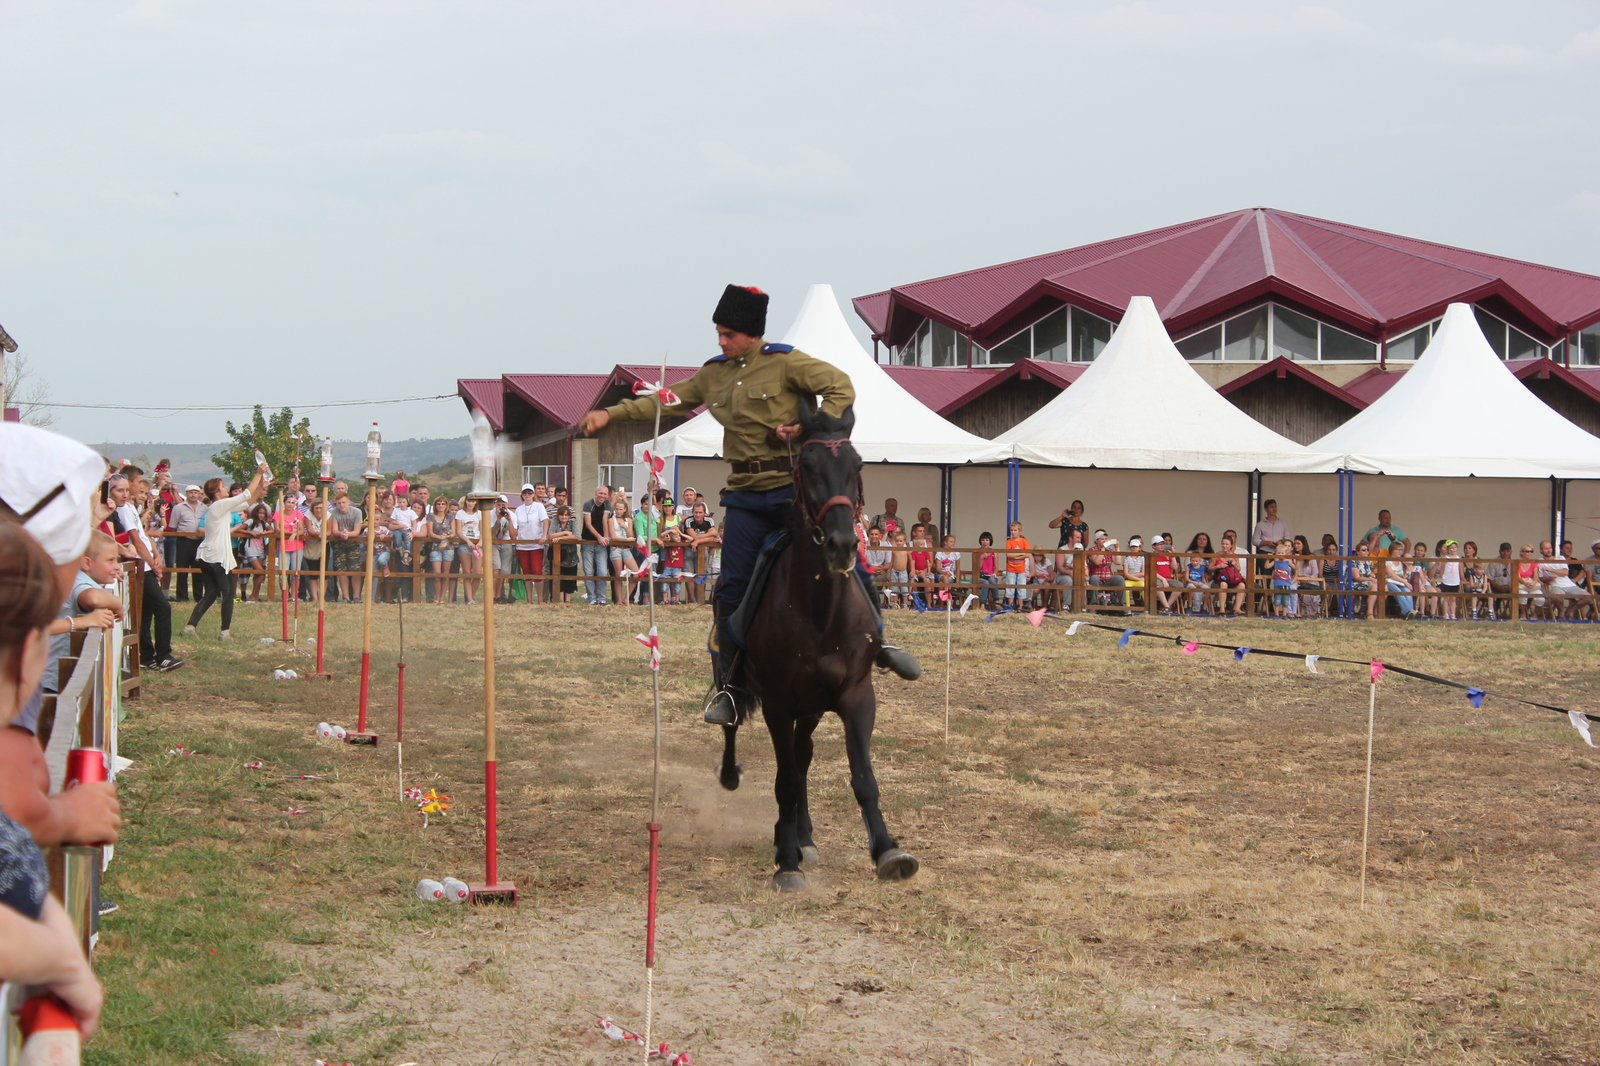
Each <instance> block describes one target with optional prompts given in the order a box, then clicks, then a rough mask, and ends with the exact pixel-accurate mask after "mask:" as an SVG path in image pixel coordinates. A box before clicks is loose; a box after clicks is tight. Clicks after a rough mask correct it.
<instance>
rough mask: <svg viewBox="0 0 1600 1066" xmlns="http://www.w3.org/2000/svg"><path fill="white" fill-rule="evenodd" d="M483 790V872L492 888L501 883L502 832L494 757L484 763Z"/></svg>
mask: <svg viewBox="0 0 1600 1066" xmlns="http://www.w3.org/2000/svg"><path fill="white" fill-rule="evenodd" d="M483 790H484V793H485V802H484V806H483V818H484V833H483V845H484V851H485V855H484V860H483V873H484V881H485V882H486V883H487V884H488V885H489V887H491V888H492V887H494V886H495V885H498V884H499V883H500V832H499V829H498V828H497V827H496V817H497V815H498V812H497V811H496V809H495V808H496V806H497V804H496V797H497V794H498V792H499V786H498V785H497V784H496V783H495V773H494V760H493V759H489V760H487V761H486V762H484V764H483Z"/></svg>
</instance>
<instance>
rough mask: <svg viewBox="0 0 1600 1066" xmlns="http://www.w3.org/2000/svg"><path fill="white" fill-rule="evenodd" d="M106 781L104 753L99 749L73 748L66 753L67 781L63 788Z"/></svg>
mask: <svg viewBox="0 0 1600 1066" xmlns="http://www.w3.org/2000/svg"><path fill="white" fill-rule="evenodd" d="M105 779H106V753H105V752H103V751H101V750H100V749H99V748H73V749H72V750H71V751H69V752H67V780H66V784H65V785H63V786H62V787H63V788H72V787H74V786H76V785H88V784H93V783H94V782H96V781H104V780H105Z"/></svg>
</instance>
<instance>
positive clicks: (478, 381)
mask: <svg viewBox="0 0 1600 1066" xmlns="http://www.w3.org/2000/svg"><path fill="white" fill-rule="evenodd" d="M504 388H505V386H504V385H503V384H502V383H501V381H500V379H499V378H457V379H456V393H457V394H458V395H459V396H460V397H461V398H462V399H463V400H465V401H466V404H467V408H468V410H471V409H472V408H473V407H479V408H482V409H483V414H484V417H485V418H487V419H488V420H489V425H490V426H492V427H493V428H494V431H495V432H496V433H499V432H500V431H501V430H503V429H505V428H506V403H505V393H504V391H503V390H504Z"/></svg>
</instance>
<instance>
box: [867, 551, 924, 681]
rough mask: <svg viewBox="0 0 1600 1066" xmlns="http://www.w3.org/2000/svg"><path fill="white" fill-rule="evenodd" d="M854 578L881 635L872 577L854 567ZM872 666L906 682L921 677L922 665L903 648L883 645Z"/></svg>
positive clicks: (881, 616) (875, 589)
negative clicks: (863, 593) (897, 676)
mask: <svg viewBox="0 0 1600 1066" xmlns="http://www.w3.org/2000/svg"><path fill="white" fill-rule="evenodd" d="M856 577H857V578H858V579H860V581H861V587H862V588H863V589H864V590H865V591H866V594H867V606H868V607H871V608H872V621H873V623H874V624H876V625H877V627H878V633H879V634H880V635H882V633H883V615H882V613H880V612H879V610H878V586H877V585H875V584H873V581H872V577H871V575H869V574H868V573H867V572H866V571H865V570H863V569H861V568H860V567H859V566H858V567H856ZM873 665H874V666H880V667H882V668H883V669H885V670H893V671H894V672H895V673H897V674H899V675H900V676H901V677H903V678H905V679H906V680H907V681H915V680H916V679H917V678H919V677H921V676H922V664H921V663H919V662H917V660H916V657H915V656H913V655H912V654H911V653H910V652H908V651H906V650H905V649H904V648H901V647H898V646H896V645H894V644H885V645H884V646H883V647H881V648H879V649H878V655H877V658H875V659H873Z"/></svg>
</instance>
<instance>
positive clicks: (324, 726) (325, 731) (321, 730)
mask: <svg viewBox="0 0 1600 1066" xmlns="http://www.w3.org/2000/svg"><path fill="white" fill-rule="evenodd" d="M317 736H319V737H332V736H333V726H331V725H329V724H328V723H327V722H318V723H317Z"/></svg>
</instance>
